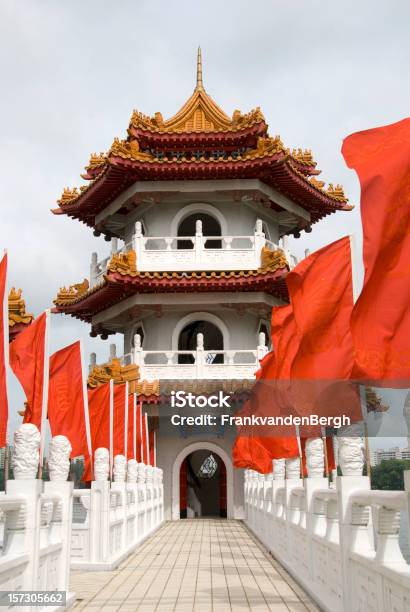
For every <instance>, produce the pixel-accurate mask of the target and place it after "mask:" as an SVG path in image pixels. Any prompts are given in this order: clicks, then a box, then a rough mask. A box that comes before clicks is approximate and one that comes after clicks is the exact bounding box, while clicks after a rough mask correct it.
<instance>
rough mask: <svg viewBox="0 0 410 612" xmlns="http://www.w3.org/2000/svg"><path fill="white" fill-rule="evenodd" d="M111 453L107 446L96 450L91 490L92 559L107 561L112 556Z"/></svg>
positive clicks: (96, 561)
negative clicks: (110, 537) (110, 533)
mask: <svg viewBox="0 0 410 612" xmlns="http://www.w3.org/2000/svg"><path fill="white" fill-rule="evenodd" d="M109 473H110V453H109V451H108V449H107V448H103V447H100V448H97V449H96V450H95V452H94V478H95V480H94V481H93V482H92V483H91V492H90V514H89V516H90V521H89V524H90V559H91V562H95V563H99V562H107V561H108V560H109V556H110V542H109V531H110V490H111V486H110V482H109V481H108V477H109Z"/></svg>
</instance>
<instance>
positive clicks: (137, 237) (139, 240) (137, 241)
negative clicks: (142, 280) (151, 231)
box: [132, 221, 145, 270]
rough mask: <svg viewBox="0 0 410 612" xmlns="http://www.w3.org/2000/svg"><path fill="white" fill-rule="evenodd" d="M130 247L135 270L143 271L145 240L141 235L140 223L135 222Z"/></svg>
mask: <svg viewBox="0 0 410 612" xmlns="http://www.w3.org/2000/svg"><path fill="white" fill-rule="evenodd" d="M132 247H133V249H134V251H135V255H136V260H137V268H138V269H139V270H141V269H144V255H145V239H144V236H143V233H142V223H141V221H136V222H135V226H134V235H133V237H132Z"/></svg>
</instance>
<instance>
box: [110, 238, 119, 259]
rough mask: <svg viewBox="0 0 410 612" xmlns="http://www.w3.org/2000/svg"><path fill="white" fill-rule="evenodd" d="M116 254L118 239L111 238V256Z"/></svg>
mask: <svg viewBox="0 0 410 612" xmlns="http://www.w3.org/2000/svg"><path fill="white" fill-rule="evenodd" d="M117 252H118V238H111V255H113V254H114V253H117Z"/></svg>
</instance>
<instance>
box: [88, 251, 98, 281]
mask: <svg viewBox="0 0 410 612" xmlns="http://www.w3.org/2000/svg"><path fill="white" fill-rule="evenodd" d="M97 264H98V255H97V253H95V252H94V253H91V264H90V287H94V285H96V284H97V277H98V265H97Z"/></svg>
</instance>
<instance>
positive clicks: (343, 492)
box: [336, 423, 370, 612]
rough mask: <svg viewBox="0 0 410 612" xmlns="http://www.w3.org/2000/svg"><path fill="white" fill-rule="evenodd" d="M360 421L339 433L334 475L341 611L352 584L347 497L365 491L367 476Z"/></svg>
mask: <svg viewBox="0 0 410 612" xmlns="http://www.w3.org/2000/svg"><path fill="white" fill-rule="evenodd" d="M362 434H363V424H362V423H355V424H353V425H350V426H349V427H344V428H343V429H342V430H339V432H338V465H339V467H340V469H341V471H342V474H343V475H342V476H338V477H337V478H336V491H337V506H338V521H339V541H340V552H341V559H342V580H343V594H344V602H343V604H344V610H345V611H346V612H350V611H351V609H352V597H353V594H352V585H351V584H350V577H349V556H350V550H349V549H350V542H351V540H350V538H351V525H352V504H351V503H350V500H349V498H350V496H351V494H352V493H353V492H355V491H366V490H367V491H368V490H369V489H370V479H369V477H368V476H363V466H364V444H363V438H362Z"/></svg>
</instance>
